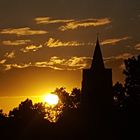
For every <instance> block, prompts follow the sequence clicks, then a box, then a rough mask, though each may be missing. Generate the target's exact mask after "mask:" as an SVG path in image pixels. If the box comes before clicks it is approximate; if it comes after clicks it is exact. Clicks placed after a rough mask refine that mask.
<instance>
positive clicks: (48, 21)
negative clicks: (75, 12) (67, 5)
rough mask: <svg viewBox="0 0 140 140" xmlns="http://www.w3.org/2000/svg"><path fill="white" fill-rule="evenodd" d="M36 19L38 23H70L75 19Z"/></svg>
mask: <svg viewBox="0 0 140 140" xmlns="http://www.w3.org/2000/svg"><path fill="white" fill-rule="evenodd" d="M34 20H35V21H36V24H54V23H68V22H72V21H74V20H73V19H52V18H51V17H37V18H35V19H34Z"/></svg>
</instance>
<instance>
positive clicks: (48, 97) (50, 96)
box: [43, 94, 59, 106]
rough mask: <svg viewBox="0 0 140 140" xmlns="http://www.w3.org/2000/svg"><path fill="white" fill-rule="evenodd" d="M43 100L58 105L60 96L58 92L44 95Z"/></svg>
mask: <svg viewBox="0 0 140 140" xmlns="http://www.w3.org/2000/svg"><path fill="white" fill-rule="evenodd" d="M43 100H44V102H45V103H47V104H48V105H51V106H54V105H57V104H58V102H59V98H58V96H57V95H56V94H47V95H45V96H44V97H43Z"/></svg>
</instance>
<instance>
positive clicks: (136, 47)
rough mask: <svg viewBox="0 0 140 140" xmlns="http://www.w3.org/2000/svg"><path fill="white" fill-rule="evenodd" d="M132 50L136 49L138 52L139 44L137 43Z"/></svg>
mask: <svg viewBox="0 0 140 140" xmlns="http://www.w3.org/2000/svg"><path fill="white" fill-rule="evenodd" d="M134 48H135V49H136V50H138V51H139V50H140V43H138V44H136V45H135V46H134Z"/></svg>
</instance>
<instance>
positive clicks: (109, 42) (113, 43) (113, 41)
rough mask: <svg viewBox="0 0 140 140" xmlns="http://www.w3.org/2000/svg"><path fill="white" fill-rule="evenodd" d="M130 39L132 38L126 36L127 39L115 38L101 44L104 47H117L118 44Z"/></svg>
mask: <svg viewBox="0 0 140 140" xmlns="http://www.w3.org/2000/svg"><path fill="white" fill-rule="evenodd" d="M128 39H130V37H128V36H126V37H122V38H113V39H106V40H104V41H102V42H101V44H102V45H107V44H112V45H115V44H116V43H118V42H120V41H123V40H128Z"/></svg>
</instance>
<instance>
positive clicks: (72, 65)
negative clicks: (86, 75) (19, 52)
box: [0, 56, 91, 71]
mask: <svg viewBox="0 0 140 140" xmlns="http://www.w3.org/2000/svg"><path fill="white" fill-rule="evenodd" d="M89 60H90V61H91V58H89V57H76V56H73V57H71V58H68V59H64V58H59V57H57V56H53V57H51V58H50V59H49V60H48V61H39V62H34V63H32V62H30V63H25V64H23V63H19V64H16V63H15V64H5V62H6V60H3V61H0V62H1V63H0V64H3V65H2V66H3V67H4V70H5V71H8V70H11V69H13V68H18V69H23V68H27V67H31V66H32V67H39V68H51V69H54V70H80V69H83V68H86V67H87V64H88V61H89Z"/></svg>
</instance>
